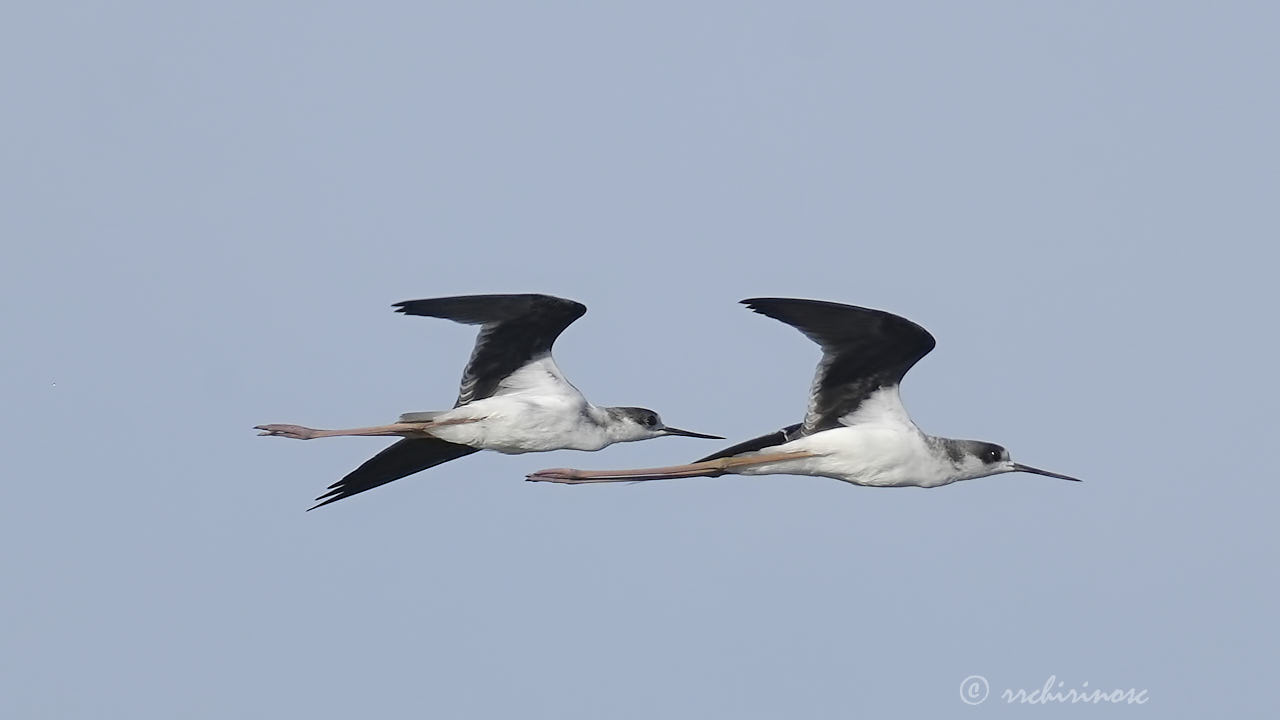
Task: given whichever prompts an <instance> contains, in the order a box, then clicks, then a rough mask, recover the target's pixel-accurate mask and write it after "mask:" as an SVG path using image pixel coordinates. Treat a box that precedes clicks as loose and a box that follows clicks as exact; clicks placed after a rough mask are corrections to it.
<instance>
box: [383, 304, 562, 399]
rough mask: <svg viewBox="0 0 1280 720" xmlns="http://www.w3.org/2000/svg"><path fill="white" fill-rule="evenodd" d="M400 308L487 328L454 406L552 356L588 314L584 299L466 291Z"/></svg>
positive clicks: (482, 395) (484, 393) (482, 331)
mask: <svg viewBox="0 0 1280 720" xmlns="http://www.w3.org/2000/svg"><path fill="white" fill-rule="evenodd" d="M395 307H396V309H397V310H398V311H399V312H402V313H404V314H405V315H425V316H428V317H438V318H444V319H446V320H453V321H454V322H460V323H463V324H466V325H480V326H481V328H480V335H479V336H478V337H476V346H475V349H474V350H472V351H471V360H469V361H468V362H467V368H466V370H464V371H463V373H462V385H461V387H460V388H459V390H458V402H457V404H456V405H455V406H454V407H457V406H459V405H465V404H467V403H469V402H471V401H472V400H480V399H481V398H487V397H489V396H490V395H493V394H494V393H495V392H496V391H497V389H498V384H499V383H501V382H502V380H503V378H506V377H507V376H508V375H510V374H511V373H513V372H515V371H516V370H519V369H520V368H522V367H524V366H525V365H527V364H529V363H530V362H533V361H535V360H539V359H541V358H543V357H546V356H547V355H550V354H551V345H552V344H553V343H555V341H556V338H557V337H560V333H562V332H564V329H565V328H567V327H569V325H570V324H571V323H573V321H574V320H577V319H578V318H580V317H582V315H583V314H584V313H586V312H587V306H586V305H583V304H582V303H579V302H574V301H573V300H565V299H563V298H558V297H552V296H550V295H463V296H459V297H445V298H431V299H427V300H406V301H405V302H401V303H396V305H395Z"/></svg>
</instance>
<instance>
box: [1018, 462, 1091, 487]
mask: <svg viewBox="0 0 1280 720" xmlns="http://www.w3.org/2000/svg"><path fill="white" fill-rule="evenodd" d="M1013 471H1014V472H1024V473H1031V474H1032V475H1044V476H1045V477H1051V478H1058V479H1059V480H1070V481H1071V482H1082V481H1081V480H1080V478H1073V477H1071V476H1070V475H1059V474H1058V473H1055V472H1049V471H1048V470H1041V469H1039V468H1033V467H1031V466H1030V465H1023V464H1022V463H1014V464H1013Z"/></svg>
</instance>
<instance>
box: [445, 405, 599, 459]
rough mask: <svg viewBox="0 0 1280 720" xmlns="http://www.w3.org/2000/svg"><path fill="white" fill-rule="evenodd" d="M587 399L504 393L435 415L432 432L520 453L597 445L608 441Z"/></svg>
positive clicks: (448, 438) (472, 444)
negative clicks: (451, 422)
mask: <svg viewBox="0 0 1280 720" xmlns="http://www.w3.org/2000/svg"><path fill="white" fill-rule="evenodd" d="M591 410H594V408H592V407H591V406H590V405H588V404H587V403H586V402H585V401H583V400H577V399H574V398H567V397H558V396H551V397H548V396H533V397H522V396H520V395H519V394H512V395H502V396H496V397H491V398H485V399H484V400H477V401H475V402H473V403H470V404H467V405H464V406H462V407H460V408H455V409H453V410H450V411H448V412H446V413H444V414H443V415H440V416H439V417H437V418H435V420H436V422H437V423H447V422H448V421H450V420H472V422H459V423H457V424H441V425H438V426H437V427H434V428H432V429H431V431H430V432H431V434H432V435H434V436H435V437H438V438H440V439H441V440H446V441H448V442H452V443H458V444H460V445H468V446H470V447H473V448H479V449H482V450H496V451H497V452H501V453H509V454H518V453H527V452H545V451H548V450H599V449H600V448H602V447H604V446H606V445H608V444H609V440H608V439H607V438H606V437H605V433H604V430H603V428H601V427H600V426H599V424H598V423H597V422H595V421H594V420H593V418H592V416H591Z"/></svg>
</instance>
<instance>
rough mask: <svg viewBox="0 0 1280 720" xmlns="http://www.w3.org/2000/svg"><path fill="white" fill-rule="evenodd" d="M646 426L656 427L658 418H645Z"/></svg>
mask: <svg viewBox="0 0 1280 720" xmlns="http://www.w3.org/2000/svg"><path fill="white" fill-rule="evenodd" d="M644 424H645V426H647V427H654V426H656V425H657V424H658V416H657V415H653V414H649V415H645V416H644Z"/></svg>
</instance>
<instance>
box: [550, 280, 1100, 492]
mask: <svg viewBox="0 0 1280 720" xmlns="http://www.w3.org/2000/svg"><path fill="white" fill-rule="evenodd" d="M742 302H743V304H744V305H746V306H747V307H749V308H750V309H752V310H754V311H756V312H758V313H760V314H761V315H765V316H768V317H771V318H774V319H776V320H781V321H782V322H784V323H786V324H788V325H791V326H792V327H794V328H796V329H797V330H799V331H800V332H802V333H804V334H805V335H806V336H808V337H809V339H811V340H813V341H814V342H816V343H817V344H818V345H819V346H821V348H822V353H823V354H822V360H821V362H819V363H818V370H817V373H816V374H815V376H814V378H813V385H812V387H811V389H810V393H809V408H808V411H807V412H806V413H805V417H804V422H801V423H797V424H795V425H790V426H788V427H785V428H783V429H781V430H779V431H777V432H774V433H770V434H768V435H763V436H761V437H758V438H755V439H753V440H748V441H746V442H743V443H740V444H738V445H734V446H733V447H730V448H727V449H725V450H722V451H720V452H718V453H715V454H714V455H709V456H707V457H705V458H702V459H701V460H698V461H696V462H694V463H691V464H689V465H675V466H671V467H660V468H646V469H636V470H575V469H572V468H556V469H551V470H541V471H538V472H536V473H533V474H532V475H529V476H528V479H529V480H535V481H546V482H558V483H567V484H580V483H607V482H634V481H639V480H665V479H670V478H685V477H717V476H720V475H725V474H736V475H772V474H783V475H817V476H822V477H829V478H835V479H836V480H843V481H845V482H849V483H853V484H855V485H871V486H876V487H902V486H917V487H937V486H939V485H947V484H949V483H953V482H956V481H958V480H970V479H973V478H979V477H985V476H987V475H997V474H1000V473H1009V472H1024V473H1034V474H1036V475H1046V476H1048V477H1054V478H1061V479H1063V480H1075V481H1077V482H1079V481H1078V480H1077V479H1076V478H1073V477H1069V476H1067V475H1059V474H1058V473H1053V472H1048V471H1047V470H1039V469H1037V468H1033V467H1029V466H1027V465H1022V464H1020V463H1016V462H1014V461H1013V460H1011V459H1010V458H1009V451H1008V450H1006V449H1004V448H1003V447H1001V446H999V445H995V444H993V443H988V442H982V441H978V440H953V439H951V438H943V437H934V436H931V435H926V434H924V433H923V432H921V431H920V429H919V428H918V427H916V424H915V423H914V422H912V421H911V418H910V417H909V416H908V415H907V411H906V409H905V408H903V406H902V400H901V398H900V397H899V395H898V385H899V383H901V382H902V377H903V376H904V375H905V374H906V373H907V371H908V370H910V369H911V367H912V366H913V365H915V364H916V362H918V361H919V360H920V358H922V357H924V356H925V355H927V354H928V353H929V351H930V350H932V349H933V347H934V344H935V343H934V339H933V336H932V335H930V334H929V333H928V331H926V330H925V329H924V328H922V327H920V326H919V325H916V324H915V323H913V322H911V321H910V320H907V319H905V318H901V317H898V316H897V315H892V314H890V313H887V312H883V311H880V310H871V309H868V308H861V307H854V306H851V305H841V304H838V303H831V302H822V301H818V300H794V299H787V298H754V299H750V300H743V301H742Z"/></svg>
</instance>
